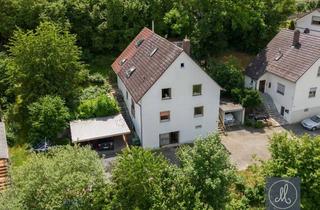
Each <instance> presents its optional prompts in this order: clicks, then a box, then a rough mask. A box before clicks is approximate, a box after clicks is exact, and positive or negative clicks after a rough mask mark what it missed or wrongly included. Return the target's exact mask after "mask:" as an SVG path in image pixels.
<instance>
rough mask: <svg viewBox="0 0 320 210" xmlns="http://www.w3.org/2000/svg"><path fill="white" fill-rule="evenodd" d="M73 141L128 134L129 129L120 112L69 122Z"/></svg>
mask: <svg viewBox="0 0 320 210" xmlns="http://www.w3.org/2000/svg"><path fill="white" fill-rule="evenodd" d="M70 130H71V139H72V142H73V143H77V142H85V141H91V140H97V139H103V138H109V137H114V136H120V135H124V134H129V133H130V129H129V127H128V125H127V124H126V122H125V120H124V119H123V117H122V115H121V114H118V115H115V116H109V117H99V118H92V119H88V120H76V121H72V122H70Z"/></svg>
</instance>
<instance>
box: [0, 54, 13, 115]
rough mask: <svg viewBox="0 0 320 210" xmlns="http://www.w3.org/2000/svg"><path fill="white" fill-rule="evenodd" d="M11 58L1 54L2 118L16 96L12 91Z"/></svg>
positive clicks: (0, 100) (0, 91) (0, 87)
mask: <svg viewBox="0 0 320 210" xmlns="http://www.w3.org/2000/svg"><path fill="white" fill-rule="evenodd" d="M8 60H9V58H8V57H7V56H6V55H5V54H4V53H2V52H0V118H1V116H2V115H3V114H4V111H5V110H6V109H8V107H9V105H10V104H11V103H13V102H14V94H13V93H12V92H11V91H10V89H12V87H13V84H12V82H11V79H10V75H9V62H8Z"/></svg>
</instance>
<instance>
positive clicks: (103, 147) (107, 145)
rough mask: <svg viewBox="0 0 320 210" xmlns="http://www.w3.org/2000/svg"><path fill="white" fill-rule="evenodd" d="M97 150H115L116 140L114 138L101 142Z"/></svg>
mask: <svg viewBox="0 0 320 210" xmlns="http://www.w3.org/2000/svg"><path fill="white" fill-rule="evenodd" d="M97 150H98V151H106V150H114V142H113V140H111V141H106V142H103V143H99V144H98V145H97Z"/></svg>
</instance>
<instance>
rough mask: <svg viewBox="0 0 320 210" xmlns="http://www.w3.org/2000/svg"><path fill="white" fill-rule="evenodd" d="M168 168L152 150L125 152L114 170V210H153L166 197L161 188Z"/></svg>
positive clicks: (119, 157)
mask: <svg viewBox="0 0 320 210" xmlns="http://www.w3.org/2000/svg"><path fill="white" fill-rule="evenodd" d="M168 169H169V164H168V162H167V161H166V160H165V159H164V158H163V157H162V156H156V155H154V154H153V153H152V152H151V151H149V150H144V149H142V148H139V147H133V148H131V149H126V150H124V151H123V153H122V154H121V155H120V156H118V158H117V161H116V163H115V165H114V168H113V171H112V182H113V186H112V187H113V196H114V197H113V198H114V199H113V205H114V207H115V209H153V208H155V206H156V205H158V204H159V203H162V201H163V199H164V198H165V197H166V195H165V194H164V192H163V189H162V187H161V186H162V184H163V183H162V182H163V180H164V178H165V177H166V176H167V172H166V171H168ZM170 177H171V176H170ZM164 209H165V208H164Z"/></svg>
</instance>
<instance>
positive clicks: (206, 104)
mask: <svg viewBox="0 0 320 210" xmlns="http://www.w3.org/2000/svg"><path fill="white" fill-rule="evenodd" d="M189 53H190V41H189V40H184V41H183V43H182V48H180V47H178V46H177V45H176V44H173V43H172V42H170V41H168V40H167V39H165V38H163V37H161V36H159V35H157V34H156V33H154V32H153V31H151V30H149V29H148V28H144V29H143V30H142V31H141V32H140V33H139V34H138V35H137V36H136V37H135V39H134V40H133V41H132V42H131V43H130V44H129V46H128V47H127V48H126V49H125V50H124V51H123V52H122V53H121V55H120V56H119V57H118V58H117V59H116V60H115V62H114V63H113V64H112V68H113V70H114V71H115V73H116V74H117V78H118V87H119V89H120V90H121V92H122V94H123V96H124V101H125V103H126V105H127V108H128V110H130V116H131V119H132V121H133V124H134V127H135V131H136V133H137V135H138V136H139V138H140V140H141V144H142V146H143V147H144V148H158V147H162V146H165V145H171V144H183V143H191V142H193V141H194V140H195V139H196V138H197V137H199V136H206V135H208V134H209V133H212V132H215V131H216V130H217V128H218V119H219V118H218V115H219V100H220V90H221V88H220V86H219V85H218V84H217V83H216V82H215V81H213V80H212V79H211V78H210V77H209V76H208V75H207V74H206V73H205V72H204V71H203V70H202V69H201V68H200V67H199V66H198V64H197V63H196V62H194V61H193V60H192V59H191V58H190V56H189V55H188V54H189Z"/></svg>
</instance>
